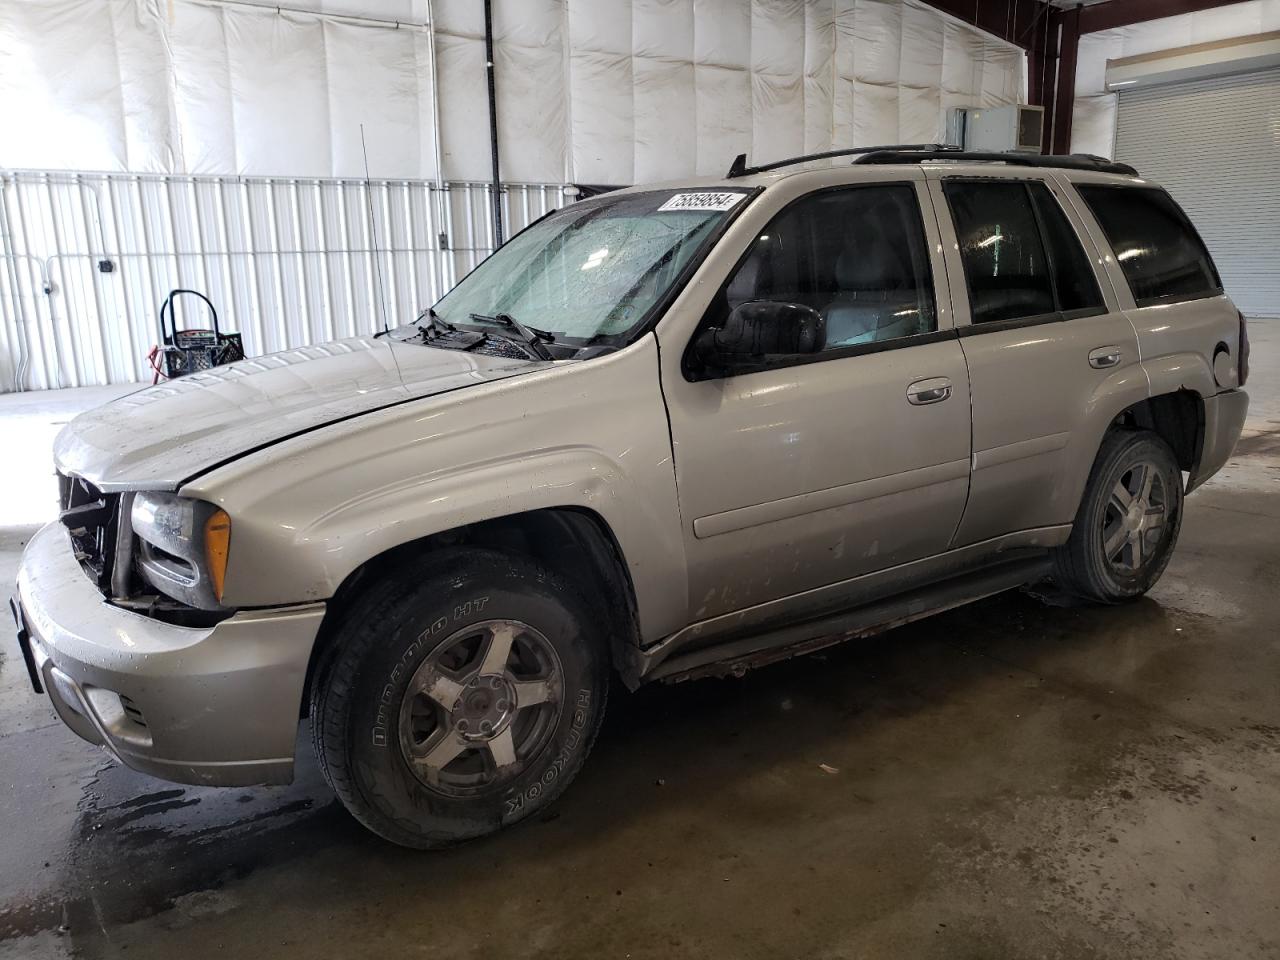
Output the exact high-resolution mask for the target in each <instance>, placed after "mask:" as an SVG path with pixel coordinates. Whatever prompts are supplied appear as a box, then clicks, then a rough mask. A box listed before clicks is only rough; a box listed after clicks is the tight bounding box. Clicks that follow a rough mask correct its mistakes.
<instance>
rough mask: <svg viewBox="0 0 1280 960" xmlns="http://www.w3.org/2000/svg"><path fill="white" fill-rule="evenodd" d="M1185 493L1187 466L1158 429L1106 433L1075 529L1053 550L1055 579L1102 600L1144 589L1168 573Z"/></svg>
mask: <svg viewBox="0 0 1280 960" xmlns="http://www.w3.org/2000/svg"><path fill="white" fill-rule="evenodd" d="M1182 498H1183V484H1182V471H1181V470H1180V469H1179V467H1178V461H1177V458H1176V457H1175V456H1174V454H1173V451H1172V450H1171V449H1170V448H1169V445H1168V444H1167V443H1165V441H1164V440H1163V439H1162V438H1161V437H1160V436H1159V435H1158V434H1155V433H1152V432H1151V431H1149V430H1113V431H1111V432H1110V433H1108V434H1107V435H1106V436H1105V437H1104V438H1103V441H1102V446H1101V448H1100V449H1099V450H1098V456H1097V459H1096V460H1095V461H1094V464H1093V470H1092V472H1091V473H1090V475H1089V482H1088V483H1087V484H1086V486H1085V491H1084V497H1083V498H1082V500H1081V502H1080V509H1079V511H1078V512H1077V514H1076V520H1075V524H1074V526H1073V527H1072V530H1071V537H1070V539H1068V540H1067V542H1066V543H1065V544H1063V545H1062V546H1061V547H1057V548H1056V549H1055V550H1054V552H1053V561H1054V577H1055V579H1056V580H1057V581H1058V584H1059V585H1060V586H1061V587H1062V588H1063V589H1065V590H1067V591H1068V592H1070V593H1073V594H1075V595H1077V596H1079V597H1083V598H1085V599H1087V600H1094V601H1097V602H1099V603H1119V602H1121V601H1124V600H1131V599H1133V598H1135V597H1140V596H1142V594H1144V593H1146V592H1147V591H1148V590H1150V589H1151V587H1152V586H1153V585H1154V584H1155V582H1156V581H1157V580H1159V579H1160V575H1161V574H1162V573H1164V568H1165V567H1166V566H1167V565H1168V563H1169V557H1170V555H1171V554H1172V553H1173V548H1174V545H1175V544H1176V543H1177V541H1178V531H1179V529H1180V528H1181V526H1182Z"/></svg>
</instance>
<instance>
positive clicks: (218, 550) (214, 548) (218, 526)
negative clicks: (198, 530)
mask: <svg viewBox="0 0 1280 960" xmlns="http://www.w3.org/2000/svg"><path fill="white" fill-rule="evenodd" d="M230 547H231V518H230V517H229V516H227V511H225V510H215V511H214V512H213V514H212V515H211V516H210V517H209V519H208V520H206V521H205V522H204V559H205V568H206V569H207V570H208V571H209V578H210V579H211V580H212V581H213V595H214V596H215V597H217V598H218V602H219V603H221V602H222V585H223V583H225V582H226V579H227V551H228V550H229V549H230Z"/></svg>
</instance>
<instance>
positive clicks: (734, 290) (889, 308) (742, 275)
mask: <svg viewBox="0 0 1280 960" xmlns="http://www.w3.org/2000/svg"><path fill="white" fill-rule="evenodd" d="M751 300H780V301H784V302H788V303H801V304H804V305H806V306H809V307H813V308H814V309H815V310H817V311H818V312H819V313H821V314H822V315H823V317H824V318H825V319H826V321H827V341H826V348H825V349H827V350H836V349H839V348H841V347H850V346H857V345H859V344H864V343H873V342H875V341H880V340H891V339H896V338H898V337H908V336H912V335H914V334H919V333H928V332H930V331H933V330H936V329H937V317H936V315H935V312H934V301H933V283H932V278H931V275H930V272H929V254H928V248H927V246H926V244H925V239H924V228H923V224H922V221H921V219H920V205H919V202H918V201H917V199H916V192H915V188H914V187H911V186H908V185H901V184H886V185H883V186H881V185H876V186H866V187H848V188H842V189H839V190H829V191H824V192H821V193H815V194H812V195H810V196H807V197H803V198H802V199H800V200H797V201H796V202H795V203H793V204H791V205H790V206H789V207H787V208H786V209H784V210H783V211H782V212H781V213H779V214H778V215H777V216H776V217H774V219H773V220H772V221H770V223H769V225H768V226H767V227H765V228H764V230H763V231H761V233H760V235H759V236H757V237H756V239H755V241H754V242H753V243H752V246H751V250H750V251H749V253H748V254H747V257H746V259H745V260H743V262H742V263H741V264H740V265H739V266H738V268H737V270H736V271H735V272H734V274H733V276H732V277H731V278H730V280H729V282H728V284H727V285H726V286H725V288H724V290H723V291H722V293H721V295H720V303H719V305H718V307H716V308H713V315H715V313H716V312H718V313H719V314H720V315H721V316H726V317H727V316H728V314H729V312H730V311H731V310H733V309H734V308H735V307H737V306H739V305H740V304H743V303H746V302H748V301H751Z"/></svg>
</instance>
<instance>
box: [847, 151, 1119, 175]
mask: <svg viewBox="0 0 1280 960" xmlns="http://www.w3.org/2000/svg"><path fill="white" fill-rule="evenodd" d="M924 160H954V161H955V162H957V163H970V162H974V163H1008V164H1011V165H1013V166H1017V167H1054V168H1057V169H1059V170H1095V171H1097V172H1098V173H1122V174H1126V175H1128V176H1131V177H1136V176H1137V175H1138V171H1137V170H1135V169H1134V168H1133V167H1131V166H1129V164H1127V163H1119V162H1118V161H1115V160H1108V159H1106V157H1095V156H1094V155H1093V154H1090V153H1069V154H1054V155H1050V156H1042V155H1040V154H1038V153H969V152H965V151H963V150H938V151H928V150H898V149H894V148H889V149H885V150H876V151H874V152H872V153H866V154H863V155H862V156H860V157H858V159H856V160H854V161H853V162H854V163H920V162H922V161H924Z"/></svg>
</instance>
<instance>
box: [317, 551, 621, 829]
mask: <svg viewBox="0 0 1280 960" xmlns="http://www.w3.org/2000/svg"><path fill="white" fill-rule="evenodd" d="M589 610H590V607H589V606H588V604H587V603H586V602H585V601H584V600H583V599H582V598H581V597H580V595H579V594H578V593H577V592H576V591H575V590H574V589H573V588H572V587H571V586H570V585H569V584H568V583H566V582H564V581H563V580H562V579H561V578H559V577H557V576H556V575H554V574H552V573H551V572H549V571H547V570H546V569H544V568H542V567H540V566H539V565H538V564H536V563H534V562H533V561H532V560H529V559H527V558H524V557H518V556H512V555H507V554H503V553H497V552H494V551H489V550H475V549H467V550H462V549H459V550H450V551H444V552H441V553H436V554H432V555H430V556H428V557H427V558H426V559H425V560H424V561H422V562H421V563H419V564H417V565H415V567H414V569H412V570H406V571H405V572H404V573H403V574H400V575H398V576H395V577H392V578H389V579H387V580H384V581H381V582H378V583H377V584H375V585H374V586H373V587H372V588H370V589H369V590H367V591H366V592H365V593H364V594H363V595H362V596H361V597H359V598H358V599H357V600H356V601H355V602H354V603H352V604H351V605H350V606H349V607H348V609H347V610H346V612H345V615H344V616H343V619H342V621H341V622H340V624H339V628H338V629H339V631H340V632H339V636H338V638H337V641H336V643H335V644H334V646H333V647H332V649H331V651H330V653H329V655H328V657H327V658H326V662H324V663H323V664H322V665H321V670H320V672H319V675H318V676H317V678H316V682H315V684H314V686H313V692H312V703H311V719H312V734H313V738H314V742H315V747H316V752H317V754H318V755H319V757H320V763H321V766H322V769H323V770H324V772H325V775H326V779H328V780H329V783H330V785H331V786H332V787H333V789H334V792H335V793H337V795H338V798H339V799H340V800H341V801H342V802H343V804H344V805H345V806H346V807H347V809H348V810H349V811H350V812H351V814H352V815H353V816H354V817H355V818H356V819H357V820H359V821H360V822H361V823H363V824H364V825H365V826H366V827H368V828H369V829H370V830H372V831H373V832H375V833H377V834H379V835H380V836H382V837H385V838H386V839H388V840H390V841H392V842H393V843H397V844H400V845H402V846H406V847H416V848H421V849H428V848H435V847H444V846H449V845H451V844H455V843H458V842H460V841H463V840H468V839H471V838H474V837H479V836H483V835H485V834H488V833H492V832H494V831H496V830H498V829H500V828H501V827H504V826H508V825H510V824H513V823H515V822H517V821H519V820H522V819H524V818H525V817H528V816H530V815H531V814H534V813H536V812H538V811H539V810H542V809H543V808H545V807H546V806H547V805H548V804H550V803H551V802H552V801H553V800H555V798H556V797H558V796H559V795H560V793H561V792H562V791H563V790H564V789H565V787H566V786H568V784H569V782H570V781H571V780H572V779H573V778H574V776H575V775H576V774H577V772H578V770H579V769H581V767H582V764H583V762H584V761H585V759H586V756H587V753H588V752H589V750H590V749H591V745H592V742H593V741H594V740H595V736H596V733H597V731H598V730H599V728H600V722H601V720H602V718H603V716H604V708H605V699H606V694H607V692H608V663H607V654H606V652H605V651H606V650H607V647H606V646H605V642H606V638H604V637H601V636H597V635H596V634H595V631H594V629H593V623H592V618H591V616H590V614H589Z"/></svg>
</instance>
